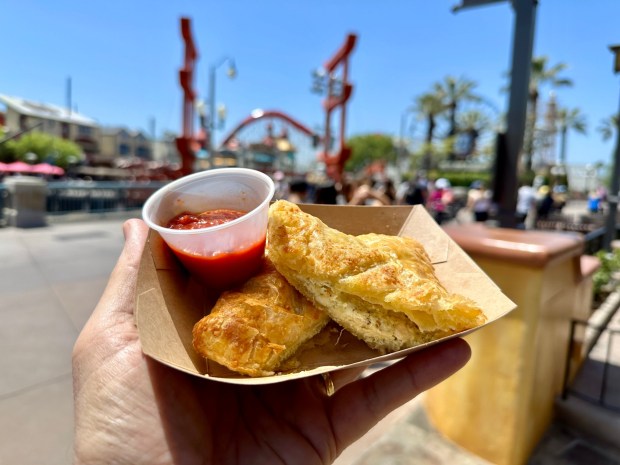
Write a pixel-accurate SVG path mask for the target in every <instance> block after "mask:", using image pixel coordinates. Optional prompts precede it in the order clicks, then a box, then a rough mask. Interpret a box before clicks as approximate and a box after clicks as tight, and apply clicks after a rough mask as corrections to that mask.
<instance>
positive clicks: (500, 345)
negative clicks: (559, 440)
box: [426, 255, 584, 465]
mask: <svg viewBox="0 0 620 465" xmlns="http://www.w3.org/2000/svg"><path fill="white" fill-rule="evenodd" d="M472 258H473V259H474V260H475V261H476V263H478V265H479V266H480V267H481V268H482V269H483V270H484V271H485V272H486V273H487V274H488V275H489V276H490V277H491V278H492V279H493V280H494V281H495V282H496V283H497V284H498V286H499V287H500V288H501V289H502V290H503V292H504V293H505V294H506V295H507V296H508V297H509V298H510V299H512V300H513V301H514V302H515V303H516V304H517V305H518V308H517V309H516V310H514V311H513V312H512V313H510V314H509V315H507V316H506V317H504V318H501V319H500V320H498V321H496V322H494V323H493V324H491V325H489V326H488V327H486V328H483V329H482V330H480V331H477V332H475V333H473V334H471V335H469V336H468V337H467V338H466V339H467V341H468V342H469V343H470V345H471V347H472V352H473V353H472V359H471V361H470V362H469V363H468V364H467V366H466V367H465V368H463V369H462V370H461V371H460V372H458V373H457V374H456V375H454V376H452V377H451V378H450V379H448V380H447V381H445V382H443V383H442V384H440V385H439V386H437V387H436V388H434V389H432V390H431V391H429V392H428V393H427V395H426V407H427V413H428V415H429V418H430V420H431V422H432V423H433V424H434V425H435V426H436V427H437V429H439V430H440V431H441V432H443V433H444V434H445V435H446V436H447V437H449V438H450V439H452V440H453V441H455V442H456V443H458V444H459V445H461V446H462V447H464V448H466V449H468V450H470V451H472V452H474V453H475V454H477V455H479V456H480V457H482V458H484V459H486V460H489V461H490V462H492V463H496V464H498V465H503V464H509V465H513V464H523V463H526V461H527V459H528V457H529V456H530V454H531V452H532V450H533V448H534V447H535V446H536V444H537V443H538V441H539V440H540V438H541V437H542V435H543V434H544V432H545V430H546V429H547V427H548V426H549V423H550V422H551V420H552V417H553V403H554V399H555V397H556V396H557V395H559V394H560V393H561V390H562V384H563V377H564V368H565V360H566V353H567V348H568V343H569V333H570V320H571V318H572V317H573V316H574V313H575V312H576V310H575V308H576V306H577V305H581V304H580V303H578V301H579V299H578V298H577V296H578V289H581V288H582V285H581V282H580V276H579V272H580V270H579V257H565V258H564V259H562V260H558V261H555V262H552V263H550V264H548V265H547V266H544V267H529V266H526V265H523V264H515V263H511V262H510V261H506V260H496V259H493V258H492V257H480V256H479V257H476V256H474V255H472ZM580 292H581V293H582V294H583V290H581V291H580ZM579 297H580V299H581V300H583V299H584V297H583V295H581V296H579Z"/></svg>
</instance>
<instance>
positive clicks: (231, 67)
mask: <svg viewBox="0 0 620 465" xmlns="http://www.w3.org/2000/svg"><path fill="white" fill-rule="evenodd" d="M226 63H228V69H227V70H226V74H227V75H228V77H229V78H230V79H234V78H235V76H237V68H236V67H235V61H234V60H233V59H232V58H230V57H224V58H222V59H221V60H220V61H218V62H217V63H215V64H212V65H211V66H210V67H209V131H208V132H209V133H208V139H207V141H208V146H207V148H208V151H209V165H210V167H211V168H214V167H215V144H214V143H213V139H214V138H215V128H216V120H217V114H216V112H215V72H216V71H217V69H218V68H220V67H221V66H223V65H224V64H226Z"/></svg>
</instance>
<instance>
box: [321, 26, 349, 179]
mask: <svg viewBox="0 0 620 465" xmlns="http://www.w3.org/2000/svg"><path fill="white" fill-rule="evenodd" d="M356 41H357V36H356V35H355V34H349V35H348V36H347V39H346V41H345V43H344V44H343V45H342V47H340V49H339V50H338V51H337V52H336V53H335V54H334V56H333V57H331V58H330V59H329V60H328V61H327V62H326V63H325V64H324V66H323V67H324V68H325V71H326V72H327V98H326V99H325V100H324V101H323V108H324V109H325V136H324V138H323V145H324V147H325V150H324V151H323V152H321V153H320V154H319V161H322V162H323V163H325V167H326V170H327V174H328V176H330V177H331V178H332V179H334V180H335V181H340V180H341V178H342V173H343V172H344V165H345V164H346V162H347V160H348V159H349V157H350V156H351V148H350V147H347V145H346V143H345V126H346V103H347V101H348V100H349V99H350V98H351V95H352V93H353V85H352V84H351V83H350V82H349V81H348V78H349V57H350V55H351V52H352V51H353V48H354V47H355V43H356ZM338 68H341V69H342V75H341V77H340V78H336V77H335V73H336V70H337V69H338ZM336 82H338V83H339V84H340V86H339V92H338V93H336V88H335V87H336V86H335V83H336ZM338 108H340V132H339V138H340V144H339V147H338V150H337V151H336V152H335V153H333V154H330V153H329V146H330V141H331V137H332V136H331V129H330V122H331V116H332V113H333V112H334V110H336V109H338Z"/></svg>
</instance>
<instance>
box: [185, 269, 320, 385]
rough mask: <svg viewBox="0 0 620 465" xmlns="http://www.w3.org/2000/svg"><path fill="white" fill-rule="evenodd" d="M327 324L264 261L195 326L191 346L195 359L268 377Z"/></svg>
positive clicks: (226, 293)
mask: <svg viewBox="0 0 620 465" xmlns="http://www.w3.org/2000/svg"><path fill="white" fill-rule="evenodd" d="M328 321H329V317H328V316H327V314H326V313H325V312H324V311H322V310H319V309H317V308H316V307H314V306H313V305H312V304H311V303H310V302H309V301H308V300H306V299H305V298H304V297H303V296H302V295H301V294H299V292H297V291H296V290H295V289H294V288H293V287H292V286H291V285H290V284H289V283H288V282H287V281H286V280H285V279H284V277H283V276H282V275H281V274H280V273H278V272H277V271H276V270H275V268H274V267H273V265H272V264H271V263H270V262H269V260H267V259H265V262H264V265H263V268H262V270H261V272H260V273H259V274H258V275H256V276H254V277H253V278H251V279H250V280H248V281H247V282H246V283H245V284H244V285H243V286H242V287H241V288H240V289H237V290H234V291H227V292H224V293H222V295H221V296H220V298H219V299H218V301H217V302H216V304H215V306H214V307H213V309H212V311H211V313H210V314H209V315H207V316H205V317H204V318H202V319H201V320H200V321H199V322H198V323H196V325H195V326H194V331H193V344H194V348H195V349H196V351H197V352H198V353H199V354H201V355H202V356H204V357H206V358H209V359H211V360H214V361H216V362H218V363H220V364H221V365H224V366H226V367H228V368H229V369H231V370H233V371H236V372H238V373H242V374H246V375H250V376H269V375H273V374H274V372H275V371H276V370H277V368H278V366H279V365H280V363H281V362H282V361H283V360H285V359H286V358H287V357H289V356H290V355H292V354H293V353H294V352H295V351H296V350H297V348H298V347H299V346H300V345H301V344H303V343H304V342H305V341H307V340H309V339H310V338H311V337H313V336H314V335H315V334H317V333H318V332H319V331H320V330H321V329H322V328H323V327H324V326H325V325H326V324H327V322H328Z"/></svg>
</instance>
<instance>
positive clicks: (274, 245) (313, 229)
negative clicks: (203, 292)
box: [268, 201, 486, 352]
mask: <svg viewBox="0 0 620 465" xmlns="http://www.w3.org/2000/svg"><path fill="white" fill-rule="evenodd" d="M268 252H269V257H270V259H271V260H272V262H273V264H274V265H275V267H276V268H277V270H278V271H279V272H280V273H282V275H284V276H285V277H286V279H287V280H288V281H289V282H290V283H291V284H292V285H293V286H295V287H296V288H297V289H298V290H299V291H300V292H301V293H302V294H303V295H304V296H305V297H307V298H308V299H309V300H311V301H312V302H314V303H315V304H316V305H317V306H318V307H320V308H322V309H323V310H325V311H326V312H327V313H328V314H329V315H330V317H331V318H332V319H333V320H334V321H336V322H337V323H338V324H340V325H341V326H342V327H344V328H345V329H346V330H348V331H349V332H351V333H352V334H354V335H355V336H356V337H358V338H360V339H362V340H363V341H365V342H366V343H367V344H368V345H369V346H370V347H372V348H373V349H377V350H380V351H382V352H388V351H395V350H400V349H404V348H407V347H412V346H415V345H419V344H422V343H425V342H429V341H431V340H434V339H437V338H440V337H444V336H447V335H450V334H454V333H457V332H460V331H463V330H466V329H470V328H473V327H476V326H479V325H481V324H483V323H484V322H485V321H486V318H485V315H484V313H483V312H482V310H481V309H480V308H479V307H478V306H477V305H476V304H475V302H473V301H472V300H470V299H467V298H465V297H462V296H460V295H455V294H450V293H448V292H447V291H446V289H445V288H444V287H443V286H442V285H441V283H440V282H439V280H438V279H437V277H436V275H435V272H434V268H433V265H432V263H431V261H430V259H429V257H428V255H427V253H426V252H425V250H424V248H423V246H422V245H421V244H420V243H419V242H417V241H416V240H414V239H411V238H406V237H397V236H387V235H381V234H367V235H362V236H351V235H348V234H345V233H342V232H340V231H337V230H335V229H333V228H330V227H328V226H327V225H325V224H324V223H323V222H322V221H321V220H319V219H318V218H316V217H314V216H312V215H309V214H306V213H304V212H302V211H301V210H300V209H299V207H298V206H297V205H295V204H292V203H290V202H286V201H278V202H275V203H274V204H272V205H271V207H270V210H269V230H268Z"/></svg>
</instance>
